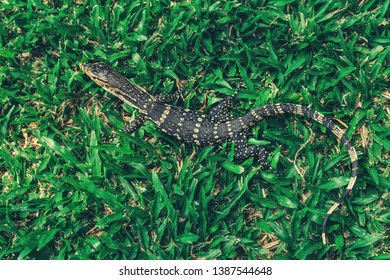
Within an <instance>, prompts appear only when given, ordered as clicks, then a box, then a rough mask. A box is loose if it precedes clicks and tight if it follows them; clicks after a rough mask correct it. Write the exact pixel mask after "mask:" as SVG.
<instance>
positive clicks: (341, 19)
mask: <svg viewBox="0 0 390 280" xmlns="http://www.w3.org/2000/svg"><path fill="white" fill-rule="evenodd" d="M0 32H1V33H0V83H1V87H0V89H1V92H0V177H1V180H0V185H1V188H0V195H1V197H0V258H1V259H323V258H326V257H327V258H335V259H389V258H390V250H389V248H390V247H389V245H390V242H389V217H390V210H389V209H388V206H389V204H390V203H389V188H390V180H389V178H388V177H389V172H390V167H389V149H390V141H389V131H390V130H389V110H390V108H389V98H390V94H389V74H390V69H389V46H390V32H389V0H386V1H381V0H379V1H374V0H369V1H328V0H308V1H295V0H289V1H281V0H275V1H237V2H236V1H227V2H225V1H215V2H213V1H187V2H180V1H176V2H175V1H122V2H115V1H101V2H99V1H93V0H91V1H82V0H79V1H75V2H73V1H39V0H35V1H33V0H32V1H26V2H24V1H13V0H4V1H1V3H0ZM88 61H104V62H106V63H108V64H110V65H112V66H113V67H114V68H116V69H117V70H118V71H120V72H121V73H123V74H124V75H125V76H126V77H128V78H129V79H131V80H132V81H133V82H135V83H137V84H139V85H140V86H142V87H144V88H145V89H147V90H148V91H149V92H150V93H151V94H164V93H174V92H175V91H179V92H180V98H179V99H178V100H177V101H175V104H177V105H178V106H182V107H186V108H191V109H194V110H201V111H204V112H205V113H207V112H208V110H209V109H210V108H211V107H212V105H213V104H215V103H216V102H217V101H219V100H222V99H223V97H224V96H227V95H230V94H232V93H233V92H234V90H235V89H236V88H237V87H238V88H239V89H240V90H239V94H238V96H237V97H236V98H235V102H234V106H233V108H232V113H233V115H235V116H241V115H243V114H245V113H247V112H249V111H250V110H251V109H253V108H256V107H258V106H261V105H264V104H268V103H283V102H291V103H297V104H302V105H306V106H310V107H311V108H313V109H315V110H317V111H319V112H322V113H324V114H325V115H326V116H328V117H329V118H332V119H333V120H334V121H335V122H336V123H337V124H338V125H339V126H340V127H342V128H343V129H346V132H347V135H348V136H349V137H350V138H351V139H352V143H353V144H354V146H355V147H356V150H357V153H358V157H359V174H358V179H357V182H356V186H355V188H354V190H353V194H352V196H351V197H350V198H348V199H347V202H346V203H344V204H343V205H342V206H341V207H339V209H337V210H336V211H335V212H334V214H333V215H332V216H331V218H330V221H329V224H328V228H327V236H328V238H329V243H328V244H327V245H322V242H321V239H320V233H321V223H322V220H323V217H324V215H325V213H326V211H327V210H328V209H329V207H330V206H331V205H332V204H333V202H334V201H336V200H337V199H338V197H339V196H340V194H341V193H342V192H343V190H344V189H345V187H346V183H347V182H348V180H349V176H350V174H351V171H350V165H349V163H350V159H349V157H348V154H347V152H346V150H345V148H344V147H343V146H342V144H341V143H339V142H338V141H337V139H336V137H334V136H333V135H331V134H330V133H329V132H326V130H325V128H324V127H323V126H321V125H319V124H317V123H314V122H313V121H311V120H308V119H305V118H302V117H298V116H291V115H286V116H278V117H271V118H267V119H264V120H262V121H261V122H260V123H259V124H258V125H256V126H255V127H254V128H253V129H251V130H250V131H249V132H248V135H249V138H250V143H252V144H257V145H264V146H265V147H267V148H269V149H270V150H272V151H273V153H272V156H271V157H270V161H271V166H272V168H271V169H270V170H265V171H262V172H260V171H259V170H258V168H257V166H256V163H255V162H254V161H253V159H248V160H246V161H245V162H234V161H232V159H233V153H232V152H231V148H232V146H231V144H229V143H224V144H223V145H221V146H219V147H204V148H201V147H195V146H192V145H187V144H183V143H182V142H180V141H177V140H175V139H171V138H170V137H168V136H166V135H164V134H163V133H161V132H160V131H159V130H158V129H157V127H156V126H155V125H154V124H152V123H146V124H145V125H144V126H142V128H141V129H140V130H139V131H137V132H135V133H133V134H131V135H127V134H124V133H122V132H121V129H122V128H123V126H124V125H125V124H126V123H128V122H129V120H131V119H132V118H134V117H135V116H136V115H137V112H136V111H135V110H134V109H133V108H131V107H129V106H123V104H122V102H120V101H119V100H118V99H117V98H115V97H113V96H111V95H110V94H108V93H107V92H105V91H104V90H103V89H101V88H100V87H98V86H97V85H96V84H94V83H93V82H92V81H91V80H90V79H89V78H88V77H87V76H86V75H84V74H83V73H82V71H81V70H80V63H83V62H88ZM113 133H115V134H116V138H115V139H110V137H111V136H112V134H113ZM311 138H313V139H311ZM301 147H303V148H302V149H300V148H301ZM297 170H299V171H300V172H297Z"/></svg>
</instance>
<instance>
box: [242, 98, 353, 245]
mask: <svg viewBox="0 0 390 280" xmlns="http://www.w3.org/2000/svg"><path fill="white" fill-rule="evenodd" d="M278 114H297V115H303V116H306V117H308V118H310V119H313V120H315V121H316V122H318V123H320V124H322V125H324V126H325V127H326V128H327V129H329V130H330V131H331V132H332V133H333V134H334V135H336V137H337V138H338V139H340V141H341V142H342V143H343V144H344V146H345V147H346V149H347V151H348V154H349V157H350V158H351V164H352V172H351V178H350V180H349V183H348V186H347V188H346V189H345V191H344V192H343V194H342V195H341V197H340V198H339V200H338V201H337V202H335V203H334V204H333V206H332V207H331V208H330V209H329V210H328V212H327V213H326V215H325V218H324V221H323V223H322V234H321V236H322V242H323V243H324V244H326V236H325V230H326V224H327V222H328V219H329V216H330V215H331V214H332V213H333V211H334V210H335V209H336V208H337V207H338V206H339V205H340V204H341V203H342V202H343V201H344V199H345V198H346V197H347V196H348V195H349V194H350V193H351V191H352V188H353V186H354V185H355V182H356V178H357V169H358V158H357V154H356V151H355V148H354V147H353V146H352V144H351V141H350V140H349V139H348V137H347V135H346V134H345V133H344V131H343V130H342V129H341V128H340V127H338V126H337V125H336V124H335V123H334V122H333V121H331V120H330V119H328V118H327V117H325V116H324V115H322V114H321V113H319V112H317V111H315V110H312V109H310V108H308V107H305V106H301V105H297V104H290V103H285V104H269V105H265V106H262V107H259V108H256V109H255V110H253V111H251V112H249V113H248V115H250V116H248V115H247V116H246V117H249V118H250V119H252V121H251V122H252V123H253V122H255V121H256V120H257V121H258V120H260V119H262V118H263V117H265V116H273V115H278Z"/></svg>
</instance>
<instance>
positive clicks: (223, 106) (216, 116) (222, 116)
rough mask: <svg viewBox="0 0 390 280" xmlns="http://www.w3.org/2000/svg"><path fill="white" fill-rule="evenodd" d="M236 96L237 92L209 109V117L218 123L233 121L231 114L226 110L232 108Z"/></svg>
mask: <svg viewBox="0 0 390 280" xmlns="http://www.w3.org/2000/svg"><path fill="white" fill-rule="evenodd" d="M236 95H237V90H236V91H235V92H234V93H233V94H232V95H230V96H228V97H226V98H225V99H224V100H222V101H221V102H219V103H218V104H217V105H216V106H214V107H213V108H211V109H210V112H209V115H210V117H211V118H212V119H213V120H214V121H216V122H218V123H222V122H227V121H230V120H232V119H233V116H232V114H230V113H229V112H228V109H229V108H230V107H231V106H232V103H233V99H234V97H235V96H236Z"/></svg>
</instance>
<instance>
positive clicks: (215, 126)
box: [81, 62, 358, 244]
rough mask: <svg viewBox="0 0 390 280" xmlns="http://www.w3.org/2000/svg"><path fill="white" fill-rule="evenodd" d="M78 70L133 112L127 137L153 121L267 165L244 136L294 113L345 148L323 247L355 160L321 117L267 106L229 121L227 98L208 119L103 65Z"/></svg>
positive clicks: (300, 109)
mask: <svg viewBox="0 0 390 280" xmlns="http://www.w3.org/2000/svg"><path fill="white" fill-rule="evenodd" d="M81 68H82V70H83V71H84V72H85V73H86V74H87V75H88V76H89V77H90V78H91V79H92V80H93V81H94V82H95V83H97V84H98V85H99V86H101V87H103V88H104V89H105V90H107V91H108V92H110V93H111V94H113V95H115V96H116V97H118V98H119V99H121V100H123V101H124V102H125V103H127V104H129V105H131V106H133V107H135V108H137V109H138V110H139V116H138V117H137V118H136V119H135V120H134V121H133V122H131V123H130V124H129V125H128V126H126V127H125V129H124V130H125V131H126V132H128V133H130V132H133V131H135V130H137V129H138V128H139V127H140V126H141V125H142V124H143V122H144V121H145V120H151V121H153V122H154V123H155V124H156V125H157V126H158V127H159V128H160V129H161V130H162V131H163V132H164V133H167V134H168V135H171V136H174V137H176V138H177V139H179V140H183V141H184V142H186V143H194V144H197V145H215V144H217V143H220V142H222V141H226V140H228V141H232V142H234V143H235V151H234V152H235V158H236V159H246V158H248V157H257V158H258V160H259V162H260V164H262V165H266V164H267V155H268V152H267V151H266V150H265V149H264V148H263V147H259V146H250V145H248V144H247V139H246V134H245V133H246V132H247V130H248V129H249V128H251V127H252V126H254V125H256V124H257V123H258V122H259V121H260V120H262V119H263V117H267V116H274V115H278V114H298V115H303V116H306V117H308V118H310V119H312V120H315V121H316V122H318V123H320V124H322V125H324V126H325V127H326V128H327V129H328V130H330V131H331V132H332V133H333V134H334V135H336V137H337V138H338V139H340V141H341V142H342V143H343V144H344V145H345V147H346V149H347V151H348V153H349V156H350V158H351V165H352V173H351V178H350V181H349V183H348V186H347V188H346V189H345V191H344V193H343V194H342V195H341V197H340V199H339V200H338V201H337V202H336V203H334V205H333V206H332V207H331V208H330V209H329V210H328V212H327V213H326V216H325V218H324V222H323V225H322V240H323V243H324V244H325V243H326V237H325V229H326V224H327V221H328V218H329V216H330V215H331V214H332V213H333V211H334V210H335V209H336V208H337V207H338V206H339V205H340V204H341V203H342V201H343V200H344V199H345V197H346V196H347V195H348V194H350V193H351V190H352V188H353V186H354V184H355V181H356V178H357V169H358V159H357V155H356V151H355V149H354V147H353V146H352V144H351V142H350V141H349V139H348V137H347V136H346V135H345V133H344V132H343V130H341V129H340V128H339V127H338V126H337V125H336V124H335V123H334V122H332V121H331V120H330V119H328V118H326V117H325V116H324V115H322V114H320V113H319V112H317V111H314V110H312V109H310V108H308V107H305V106H301V105H296V104H289V103H285V104H269V105H265V106H262V107H258V108H256V109H254V110H253V111H251V112H249V113H247V114H246V115H244V116H242V117H239V118H233V117H232V116H231V115H230V114H229V113H227V112H226V109H227V108H228V107H229V105H230V104H231V101H232V99H233V96H231V97H228V98H227V99H226V100H225V101H222V102H221V103H219V104H218V105H217V106H216V107H214V108H213V109H212V110H211V112H210V115H204V114H201V113H199V112H196V111H193V110H189V109H184V108H181V107H177V106H172V105H170V104H167V102H169V101H171V100H172V99H173V96H171V95H168V96H157V97H154V96H151V95H150V94H149V93H148V92H147V91H145V90H144V89H143V88H141V87H139V86H138V85H135V84H133V83H131V82H130V81H129V80H127V79H126V78H125V77H123V76H122V75H121V74H119V73H118V72H117V71H115V70H114V69H112V68H111V67H109V66H108V65H106V64H104V63H100V62H97V63H88V64H83V65H81Z"/></svg>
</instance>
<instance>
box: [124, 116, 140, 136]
mask: <svg viewBox="0 0 390 280" xmlns="http://www.w3.org/2000/svg"><path fill="white" fill-rule="evenodd" d="M144 122H145V115H143V114H139V115H138V116H137V117H136V118H135V119H134V120H133V121H131V122H130V123H129V124H128V125H126V126H125V127H124V128H123V131H124V132H126V133H133V132H134V131H136V130H138V129H139V128H140V127H141V125H142V124H143V123H144Z"/></svg>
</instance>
